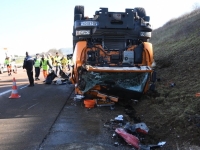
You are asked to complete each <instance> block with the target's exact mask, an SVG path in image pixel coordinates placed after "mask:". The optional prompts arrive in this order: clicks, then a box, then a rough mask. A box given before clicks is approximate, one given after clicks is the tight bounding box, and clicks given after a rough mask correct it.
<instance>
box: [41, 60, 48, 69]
mask: <svg viewBox="0 0 200 150" xmlns="http://www.w3.org/2000/svg"><path fill="white" fill-rule="evenodd" d="M42 69H43V70H48V69H49V66H48V64H47V59H44V61H42Z"/></svg>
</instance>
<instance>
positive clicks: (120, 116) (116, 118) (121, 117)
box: [115, 115, 123, 120]
mask: <svg viewBox="0 0 200 150" xmlns="http://www.w3.org/2000/svg"><path fill="white" fill-rule="evenodd" d="M115 120H123V115H118V116H117V117H115Z"/></svg>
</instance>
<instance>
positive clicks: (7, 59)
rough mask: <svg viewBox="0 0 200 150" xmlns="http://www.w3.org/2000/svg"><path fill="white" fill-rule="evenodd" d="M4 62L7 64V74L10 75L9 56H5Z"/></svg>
mask: <svg viewBox="0 0 200 150" xmlns="http://www.w3.org/2000/svg"><path fill="white" fill-rule="evenodd" d="M4 64H5V65H6V66H7V71H8V76H11V72H12V67H11V61H10V57H6V59H5V61H4Z"/></svg>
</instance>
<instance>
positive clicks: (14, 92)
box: [9, 78, 21, 98]
mask: <svg viewBox="0 0 200 150" xmlns="http://www.w3.org/2000/svg"><path fill="white" fill-rule="evenodd" d="M20 97H21V96H20V95H19V94H18V92H17V85H16V81H15V78H13V86H12V93H11V95H10V97H9V98H20Z"/></svg>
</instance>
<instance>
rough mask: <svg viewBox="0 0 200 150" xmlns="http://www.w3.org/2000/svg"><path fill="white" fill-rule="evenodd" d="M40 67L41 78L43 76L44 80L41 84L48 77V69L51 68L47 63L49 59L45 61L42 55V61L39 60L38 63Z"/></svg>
mask: <svg viewBox="0 0 200 150" xmlns="http://www.w3.org/2000/svg"><path fill="white" fill-rule="evenodd" d="M40 67H42V70H43V76H44V79H45V80H44V81H43V82H45V81H46V78H47V75H48V69H49V67H50V68H51V69H52V66H51V65H50V63H49V59H47V58H46V56H45V55H44V54H43V55H42V59H41V62H40Z"/></svg>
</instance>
